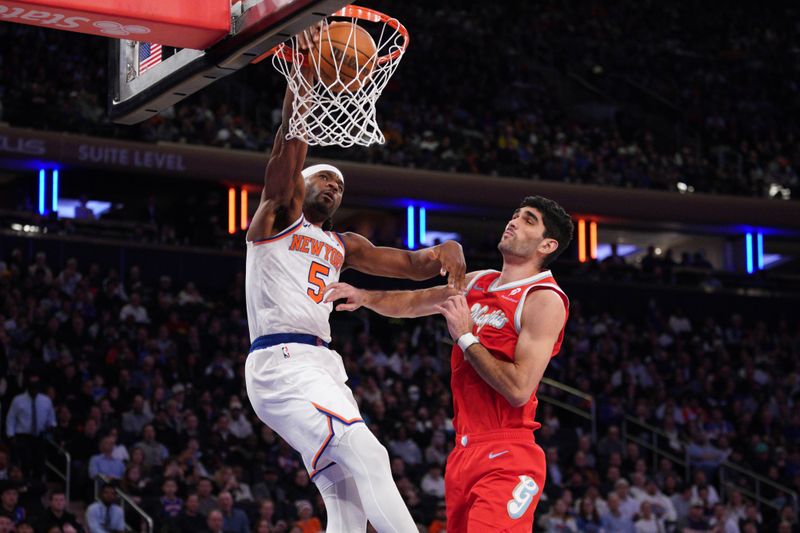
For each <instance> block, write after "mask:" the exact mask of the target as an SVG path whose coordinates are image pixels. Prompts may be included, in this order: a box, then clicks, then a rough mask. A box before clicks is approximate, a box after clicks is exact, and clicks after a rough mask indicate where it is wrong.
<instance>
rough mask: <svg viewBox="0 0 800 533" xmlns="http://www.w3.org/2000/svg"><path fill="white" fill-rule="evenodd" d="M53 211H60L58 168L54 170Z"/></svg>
mask: <svg viewBox="0 0 800 533" xmlns="http://www.w3.org/2000/svg"><path fill="white" fill-rule="evenodd" d="M52 194H53V212H56V213H57V212H58V169H55V170H54V171H53V191H52Z"/></svg>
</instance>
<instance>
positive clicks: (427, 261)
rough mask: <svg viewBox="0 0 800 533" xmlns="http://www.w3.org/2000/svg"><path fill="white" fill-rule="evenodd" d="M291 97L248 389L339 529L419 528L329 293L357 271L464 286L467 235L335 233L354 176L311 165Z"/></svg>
mask: <svg viewBox="0 0 800 533" xmlns="http://www.w3.org/2000/svg"><path fill="white" fill-rule="evenodd" d="M307 75H308V76H310V75H311V74H310V72H309V73H307ZM291 106H292V93H291V91H289V90H288V89H287V91H286V97H285V99H284V103H283V125H282V126H281V128H280V129H279V130H278V132H277V134H276V135H275V144H274V145H273V148H272V155H271V157H270V159H269V163H268V165H267V170H266V174H265V184H264V190H263V192H262V193H261V202H260V204H259V206H258V209H257V210H256V213H255V215H254V216H253V220H252V222H251V224H250V228H249V229H248V231H247V268H246V299H247V319H248V323H249V328H250V341H251V343H252V345H251V348H250V354H249V356H248V357H247V362H246V364H245V382H246V385H247V395H248V397H249V398H250V402H251V403H252V405H253V408H254V409H255V412H256V413H257V414H258V417H259V418H260V419H261V420H262V421H263V422H264V423H265V424H267V425H268V426H270V427H271V428H272V429H273V430H275V431H276V432H277V433H278V434H279V435H280V436H281V437H282V438H283V439H284V440H286V441H287V442H288V443H289V444H290V445H291V446H292V447H293V448H294V449H295V450H297V451H298V452H300V454H301V455H302V457H303V462H304V463H305V466H306V468H307V469H308V472H309V475H310V476H311V479H312V480H313V481H314V482H315V483H316V485H317V487H318V488H319V491H320V493H321V494H322V497H323V500H324V501H325V507H326V510H327V516H328V527H327V530H328V531H331V532H353V531H365V530H366V526H367V519H369V521H370V522H371V523H372V525H373V526H374V527H375V528H376V529H377V530H378V531H379V532H381V533H383V532H402V533H406V532H411V531H413V532H416V531H417V528H416V527H415V525H414V522H413V520H412V518H411V515H410V514H409V512H408V509H407V508H406V506H405V504H404V502H403V500H402V498H401V497H400V494H399V492H398V490H397V487H396V486H395V484H394V481H393V480H392V475H391V471H390V466H389V456H388V454H387V452H386V449H385V448H384V447H383V446H382V445H381V444H380V443H379V442H378V440H377V439H376V438H375V436H374V435H373V434H372V433H371V432H370V431H369V429H367V427H366V425H365V424H364V423H363V421H362V419H361V415H360V413H359V410H358V406H357V405H356V402H355V400H354V398H353V394H352V392H351V391H350V389H349V388H348V387H347V385H346V384H345V382H346V381H347V375H346V374H345V370H344V366H343V364H342V358H341V357H340V356H339V354H338V353H336V352H334V351H331V350H329V349H328V342H330V340H331V335H330V325H329V323H328V317H329V315H330V313H331V311H332V308H333V305H332V304H330V303H326V302H323V301H322V298H323V292H324V290H325V287H326V285H327V284H329V283H332V282H336V281H337V280H338V279H339V274H340V273H341V271H342V270H344V269H345V268H354V269H356V270H359V271H361V272H365V273H368V274H374V275H379V276H389V277H397V278H409V279H415V280H421V279H428V278H431V277H433V276H435V275H437V274H439V273H440V272H441V273H444V272H447V273H448V274H449V282H450V283H451V284H452V285H453V286H461V287H463V285H464V283H465V280H464V271H465V268H466V267H465V264H464V256H463V253H462V251H461V246H460V245H459V244H458V243H455V242H448V243H444V244H442V245H439V246H436V247H433V248H428V249H425V250H420V251H417V252H409V251H405V250H396V249H392V248H379V247H375V246H373V245H372V243H370V242H369V241H368V240H367V239H366V238H364V237H362V236H360V235H357V234H354V233H344V234H338V233H333V232H330V231H325V230H324V229H323V227H324V226H325V225H326V224H328V223H329V221H330V218H331V216H332V215H333V214H334V213H335V212H336V209H337V208H338V207H339V204H340V203H341V201H342V194H343V192H344V177H343V176H342V173H341V172H340V171H339V170H338V169H337V168H336V167H333V166H331V165H315V166H312V167H309V168H307V169H305V170H303V165H304V163H305V158H306V150H307V148H308V146H307V144H306V143H305V142H303V141H302V140H298V139H292V140H286V139H285V135H284V133H285V129H284V128H285V127H286V124H287V122H288V117H289V115H290V113H291Z"/></svg>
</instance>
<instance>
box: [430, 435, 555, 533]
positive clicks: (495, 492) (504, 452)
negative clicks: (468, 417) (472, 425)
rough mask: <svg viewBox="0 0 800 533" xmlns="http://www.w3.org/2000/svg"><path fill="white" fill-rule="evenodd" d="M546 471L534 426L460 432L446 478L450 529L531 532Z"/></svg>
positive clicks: (477, 532) (460, 532)
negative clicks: (478, 432)
mask: <svg viewBox="0 0 800 533" xmlns="http://www.w3.org/2000/svg"><path fill="white" fill-rule="evenodd" d="M546 472H547V469H546V466H545V456H544V452H543V451H542V449H541V448H540V447H539V445H537V444H536V442H535V441H534V440H533V432H532V431H530V430H509V431H494V432H491V433H481V434H472V435H458V436H457V437H456V447H455V448H454V449H453V452H452V453H451V454H450V457H449V458H448V459H447V471H446V473H445V478H444V482H445V502H446V504H447V530H448V531H455V532H458V533H484V532H487V533H488V532H491V533H498V532H525V533H530V532H531V531H532V530H533V513H534V511H535V509H536V505H537V504H538V503H539V498H540V496H541V494H542V489H543V488H544V481H545V474H546Z"/></svg>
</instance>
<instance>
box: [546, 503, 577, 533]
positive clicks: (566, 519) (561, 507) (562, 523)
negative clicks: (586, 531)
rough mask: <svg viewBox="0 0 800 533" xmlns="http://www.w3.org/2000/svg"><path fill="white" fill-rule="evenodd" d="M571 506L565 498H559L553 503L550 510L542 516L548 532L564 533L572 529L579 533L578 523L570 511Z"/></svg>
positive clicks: (574, 532)
mask: <svg viewBox="0 0 800 533" xmlns="http://www.w3.org/2000/svg"><path fill="white" fill-rule="evenodd" d="M568 510H569V506H568V505H567V503H566V502H565V501H564V500H563V499H558V500H556V502H555V503H554V504H553V508H552V509H550V512H549V513H547V514H546V515H544V516H543V517H542V527H543V528H544V531H545V532H546V533H563V532H566V531H570V532H573V533H577V531H578V524H577V522H576V521H575V519H574V518H573V517H572V516H570V515H569V513H568Z"/></svg>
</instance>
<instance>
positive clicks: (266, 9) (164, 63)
mask: <svg viewBox="0 0 800 533" xmlns="http://www.w3.org/2000/svg"><path fill="white" fill-rule="evenodd" d="M351 2H352V0H240V1H234V2H233V3H232V4H231V9H230V33H229V34H228V35H227V36H226V37H224V38H223V39H221V40H220V41H218V42H216V43H215V44H213V45H211V46H210V47H208V48H206V49H205V50H193V49H189V48H182V49H172V48H167V47H162V46H161V43H148V42H145V41H134V40H126V39H113V40H112V41H111V45H110V46H111V51H110V54H109V62H110V64H109V102H108V109H109V116H110V117H111V119H112V120H113V121H114V122H116V123H118V124H136V123H138V122H141V121H143V120H146V119H148V118H150V117H152V116H154V115H156V114H157V113H159V112H160V111H163V110H164V109H166V108H168V107H169V106H171V105H174V104H176V103H177V102H180V101H181V100H183V99H184V98H186V97H187V96H189V95H190V94H193V93H195V92H197V91H199V90H201V89H202V88H204V87H207V86H208V85H210V84H212V83H214V82H215V81H217V80H219V79H221V78H224V77H226V76H228V75H230V74H233V73H234V72H236V71H237V70H239V69H241V68H244V67H246V66H247V65H249V64H250V63H251V62H253V60H255V59H257V58H259V57H260V56H262V55H263V54H265V53H266V52H268V51H270V50H271V49H272V48H274V47H275V46H277V45H278V44H280V43H282V42H283V41H285V40H286V39H288V38H289V37H291V36H292V35H294V34H295V33H297V32H299V31H301V30H303V29H304V28H307V27H308V26H310V25H312V24H313V23H315V22H317V21H319V20H320V19H322V18H324V17H327V16H328V15H330V14H331V13H334V12H336V11H338V10H339V9H341V8H342V7H344V6H346V5H348V4H350V3H351ZM131 37H135V36H133V35H131ZM140 38H141V37H140Z"/></svg>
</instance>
